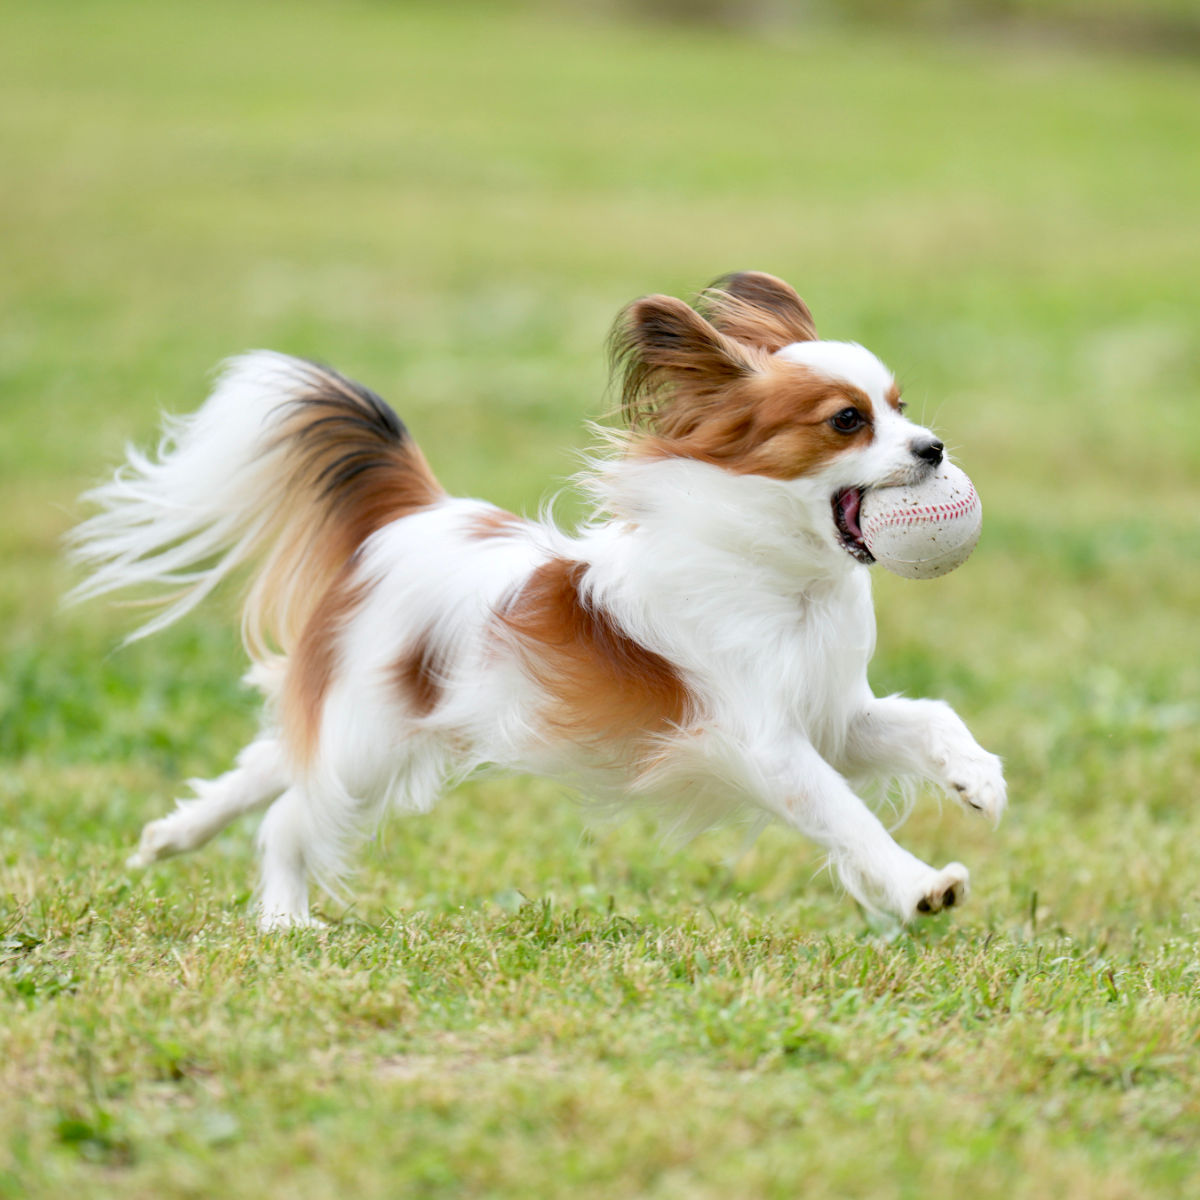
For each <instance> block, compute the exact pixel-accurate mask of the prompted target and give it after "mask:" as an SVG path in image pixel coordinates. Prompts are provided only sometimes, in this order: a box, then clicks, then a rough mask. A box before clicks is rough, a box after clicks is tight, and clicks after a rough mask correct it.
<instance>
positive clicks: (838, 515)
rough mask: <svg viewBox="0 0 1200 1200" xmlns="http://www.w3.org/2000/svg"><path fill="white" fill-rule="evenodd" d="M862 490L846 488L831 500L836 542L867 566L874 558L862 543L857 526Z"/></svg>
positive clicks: (860, 530)
mask: <svg viewBox="0 0 1200 1200" xmlns="http://www.w3.org/2000/svg"><path fill="white" fill-rule="evenodd" d="M862 498H863V489H862V488H846V489H845V490H844V491H841V492H838V494H837V495H836V496H834V498H833V523H834V525H835V526H836V527H837V531H838V540H839V541H840V542H841V543H842V546H843V548H844V549H845V551H846V553H847V554H849V555H850V557H851V558H855V559H857V560H858V561H859V562H860V563H865V564H867V565H868V566H869V565H870V564H871V563H873V562H874V561H875V556H874V555H873V554H872V553H871V552H870V550H868V549H867V543H866V542H864V541H863V532H862V529H861V528H860V527H859V524H858V511H859V508H860V507H861V506H862Z"/></svg>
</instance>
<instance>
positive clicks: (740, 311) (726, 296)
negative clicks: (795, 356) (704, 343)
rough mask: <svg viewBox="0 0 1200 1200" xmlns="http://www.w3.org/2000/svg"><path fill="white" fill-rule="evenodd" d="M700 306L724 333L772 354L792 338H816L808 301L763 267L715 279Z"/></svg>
mask: <svg viewBox="0 0 1200 1200" xmlns="http://www.w3.org/2000/svg"><path fill="white" fill-rule="evenodd" d="M698 307H699V309H700V311H701V312H702V313H704V315H705V316H706V317H707V318H708V319H709V320H710V321H711V322H712V323H713V325H715V326H716V328H717V329H719V330H720V331H721V332H722V333H724V334H726V335H727V336H729V337H731V338H737V340H738V341H739V342H745V343H746V344H747V345H748V346H758V347H760V348H761V349H763V350H766V351H768V352H769V353H771V354H774V353H775V351H776V350H780V349H782V348H783V347H784V346H790V345H791V344H792V343H793V342H815V341H816V340H817V327H816V325H815V324H814V322H813V315H812V313H811V312H809V309H808V305H807V304H805V303H804V301H803V300H801V299H800V297H799V296H798V295H796V292H795V289H794V288H792V287H791V286H790V285H788V284H786V283H784V282H783V280H782V279H776V278H775V276H774V275H767V274H764V273H763V272H762V271H740V272H738V273H737V274H734V275H723V276H722V277H721V278H720V279H716V280H714V281H713V282H712V283H711V284H709V286H708V287H707V288H705V289H704V291H703V292H701V294H700V303H699V305H698Z"/></svg>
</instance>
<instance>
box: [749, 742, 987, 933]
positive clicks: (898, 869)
mask: <svg viewBox="0 0 1200 1200" xmlns="http://www.w3.org/2000/svg"><path fill="white" fill-rule="evenodd" d="M755 766H756V767H757V772H756V773H757V774H758V777H759V779H760V780H761V781H762V793H763V794H762V797H761V798H762V800H763V801H764V802H765V803H766V804H767V805H768V807H770V808H771V810H772V811H773V812H775V813H776V814H777V815H778V816H779V817H780V818H781V819H782V820H783V821H785V822H786V823H787V824H788V825H790V826H791V827H792V828H793V829H796V830H797V831H799V832H800V833H802V834H804V835H805V836H806V837H808V838H811V839H812V840H813V841H814V842H816V843H817V844H818V845H820V846H823V847H824V848H825V849H826V850H827V851H828V852H829V858H830V862H831V863H832V864H833V866H834V867H835V868H836V869H837V872H838V875H839V877H840V878H841V880H842V882H843V883H844V884H845V886H846V890H847V891H849V892H850V894H851V895H853V896H854V897H855V899H857V900H858V901H859V902H860V903H862V904H863V905H865V906H866V907H867V908H869V909H871V910H873V911H876V912H880V911H882V912H886V913H890V914H891V915H893V916H896V917H899V918H900V920H902V921H910V920H912V919H913V918H914V917H916V916H917V915H919V914H924V913H931V912H937V911H939V910H940V909H942V908H949V907H950V906H951V905H954V904H959V903H961V902H962V901H963V900H964V899H965V898H966V894H967V888H968V874H967V869H966V867H964V866H963V865H962V864H961V863H950V864H949V865H948V866H945V867H942V868H941V869H940V870H937V869H935V868H933V867H931V866H929V864H928V863H924V862H922V861H921V860H920V859H919V858H917V857H916V856H915V855H913V854H910V853H909V852H908V851H907V850H905V849H904V848H903V847H902V846H900V845H898V844H897V843H896V841H895V840H894V839H893V838H892V836H891V834H889V833H888V831H887V830H886V829H885V828H884V826H883V824H882V823H881V822H880V820H879V818H878V817H876V816H875V814H874V813H873V812H872V811H871V810H870V809H869V808H868V807H867V805H866V804H865V803H864V802H863V801H862V800H861V799H860V798H859V797H858V796H857V795H856V794H855V793H854V791H853V790H852V789H851V787H850V785H849V784H848V783H847V782H846V780H845V779H843V778H842V776H841V775H839V774H838V772H837V771H835V770H834V769H833V767H831V766H830V765H829V764H828V763H827V762H826V761H825V760H824V759H823V758H822V757H821V756H820V755H819V754H818V753H817V752H816V750H815V749H813V747H812V746H811V745H809V744H808V743H806V742H805V743H799V744H793V745H792V746H789V747H788V751H787V753H786V756H779V757H778V758H777V759H776V761H775V762H774V763H772V762H771V761H769V760H768V759H767V758H766V756H764V755H756V756H755Z"/></svg>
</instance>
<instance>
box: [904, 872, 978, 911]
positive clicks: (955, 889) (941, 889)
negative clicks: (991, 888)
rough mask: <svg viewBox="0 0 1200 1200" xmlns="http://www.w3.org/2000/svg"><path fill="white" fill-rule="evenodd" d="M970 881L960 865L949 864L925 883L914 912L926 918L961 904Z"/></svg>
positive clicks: (967, 873) (968, 873)
mask: <svg viewBox="0 0 1200 1200" xmlns="http://www.w3.org/2000/svg"><path fill="white" fill-rule="evenodd" d="M970 879H971V876H970V872H969V871H968V870H967V868H966V867H964V866H963V865H962V863H950V865H949V866H946V867H943V868H942V869H941V870H940V871H936V872H934V874H933V877H932V878H931V879H929V880H927V881H926V882H925V885H924V888H923V890H922V895H921V897H920V898H919V899H918V900H917V904H916V911H917V912H918V913H919V914H920V915H921V916H928V915H931V914H933V913H937V912H941V911H942V909H944V908H954V907H955V905H958V904H961V903H962V902H963V901H964V900H965V899H966V898H967V893H968V891H969V890H970Z"/></svg>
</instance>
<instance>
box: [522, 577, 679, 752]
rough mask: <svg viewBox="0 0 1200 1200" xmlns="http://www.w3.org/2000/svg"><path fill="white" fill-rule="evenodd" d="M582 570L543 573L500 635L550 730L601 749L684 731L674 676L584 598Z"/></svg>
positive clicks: (532, 580)
mask: <svg viewBox="0 0 1200 1200" xmlns="http://www.w3.org/2000/svg"><path fill="white" fill-rule="evenodd" d="M586 570H587V567H586V565H585V564H584V563H581V562H573V561H571V560H569V559H561V558H555V559H551V560H550V561H549V562H546V563H543V564H542V565H541V566H540V567H538V568H537V569H536V570H535V571H534V572H533V574H532V575H530V577H529V579H528V580H527V581H526V583H525V585H524V586H523V587H522V588H521V590H520V592H518V593H517V595H516V596H515V598H514V599H513V600H512V601H511V603H509V604H508V605H507V606H506V607H505V608H504V609H503V610H502V611H501V612H500V613H499V614H498V619H499V621H500V624H501V627H502V630H503V632H504V633H505V634H506V635H508V636H510V637H511V638H512V639H513V640H514V641H515V644H516V647H517V648H518V650H519V652H520V653H521V654H522V656H523V658H524V662H525V666H526V669H527V670H528V671H529V673H530V675H531V676H532V677H533V678H534V680H536V682H537V683H538V685H539V686H540V687H541V688H542V689H543V691H545V693H546V694H547V697H548V701H549V703H548V704H547V707H546V709H545V710H544V711H543V713H542V719H543V721H544V722H545V724H546V726H547V727H548V728H550V729H551V730H552V731H554V732H555V733H556V734H558V735H559V736H560V737H562V738H565V739H568V740H571V741H575V742H580V743H585V744H586V743H593V744H598V743H602V742H605V741H629V740H634V741H644V740H646V739H649V738H651V737H653V736H654V735H655V734H662V733H665V732H667V731H668V730H670V729H671V728H672V727H675V726H678V725H682V724H683V723H684V721H685V720H686V719H687V716H688V713H689V709H690V697H689V695H688V691H687V688H686V686H685V685H684V683H683V680H682V679H681V678H680V676H679V673H678V672H677V671H676V669H675V668H674V667H673V666H672V665H671V663H670V662H668V661H667V660H666V659H665V658H663V657H662V656H661V655H659V654H656V653H654V651H652V650H648V649H647V648H646V647H645V646H642V645H640V644H639V643H638V642H636V641H634V640H633V639H632V638H631V637H629V635H628V634H627V633H625V631H624V630H622V629H621V628H620V627H619V626H618V625H617V624H616V622H615V621H614V620H613V619H612V617H611V616H610V615H609V614H608V613H607V612H605V611H604V610H603V609H602V608H599V607H597V606H596V605H594V604H593V603H591V601H590V600H589V599H588V598H587V596H586V594H585V592H584V590H583V587H582V583H583V576H584V574H585V572H586Z"/></svg>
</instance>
